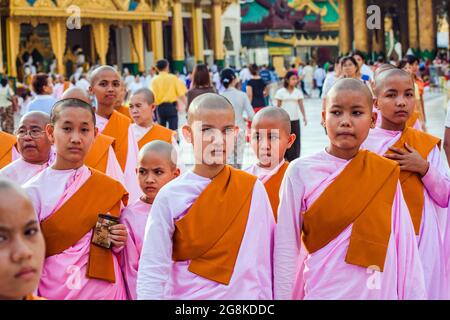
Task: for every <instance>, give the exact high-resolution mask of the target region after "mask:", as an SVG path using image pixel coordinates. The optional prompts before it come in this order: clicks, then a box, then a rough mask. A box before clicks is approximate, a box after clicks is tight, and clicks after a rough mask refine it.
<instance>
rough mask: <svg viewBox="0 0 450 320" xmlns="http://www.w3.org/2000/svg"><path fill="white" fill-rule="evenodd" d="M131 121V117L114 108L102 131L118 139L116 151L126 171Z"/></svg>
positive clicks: (118, 159) (123, 169) (121, 165)
mask: <svg viewBox="0 0 450 320" xmlns="http://www.w3.org/2000/svg"><path fill="white" fill-rule="evenodd" d="M130 123H131V122H130V119H128V118H127V117H125V116H123V115H122V114H120V113H119V112H117V111H115V110H114V111H113V113H112V115H111V117H110V118H109V121H108V124H107V125H106V127H105V129H104V130H103V132H102V133H103V134H105V135H107V136H110V137H112V138H114V139H115V140H116V144H115V148H114V152H115V153H116V157H117V161H119V164H120V167H121V168H122V171H124V172H125V165H126V163H127V155H128V128H129V126H130Z"/></svg>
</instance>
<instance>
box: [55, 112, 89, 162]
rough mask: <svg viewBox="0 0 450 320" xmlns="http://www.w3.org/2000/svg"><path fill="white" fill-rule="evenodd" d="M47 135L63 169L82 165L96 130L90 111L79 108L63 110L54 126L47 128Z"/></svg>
mask: <svg viewBox="0 0 450 320" xmlns="http://www.w3.org/2000/svg"><path fill="white" fill-rule="evenodd" d="M47 134H48V136H49V138H50V140H51V141H52V142H53V143H54V145H55V147H56V154H57V161H59V162H60V164H64V166H65V167H69V168H79V167H80V166H81V165H83V162H84V158H85V157H86V155H87V153H88V152H89V149H90V148H91V145H92V143H93V142H94V139H95V136H96V135H97V128H95V127H94V121H93V119H92V114H91V112H90V111H88V110H86V109H83V108H80V107H69V108H64V109H62V110H61V111H60V112H59V116H58V119H57V121H56V123H55V124H54V125H48V126H47Z"/></svg>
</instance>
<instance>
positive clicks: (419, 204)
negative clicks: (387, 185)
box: [388, 127, 441, 235]
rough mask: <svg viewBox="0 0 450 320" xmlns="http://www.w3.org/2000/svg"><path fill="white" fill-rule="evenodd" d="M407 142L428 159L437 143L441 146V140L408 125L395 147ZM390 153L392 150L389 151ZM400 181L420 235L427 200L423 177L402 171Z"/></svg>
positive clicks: (417, 233) (415, 227)
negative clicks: (425, 198)
mask: <svg viewBox="0 0 450 320" xmlns="http://www.w3.org/2000/svg"><path fill="white" fill-rule="evenodd" d="M405 143H407V144H408V145H409V146H410V147H412V148H414V149H416V150H417V152H419V153H420V155H421V156H422V158H423V159H425V160H426V159H427V157H428V154H429V153H430V152H431V150H433V148H434V147H435V146H436V145H437V146H439V147H440V144H441V140H440V139H439V138H436V137H434V136H432V135H430V134H428V133H425V132H422V131H418V130H415V129H412V128H409V127H406V128H405V130H403V133H402V136H401V137H400V139H399V140H398V141H397V142H396V143H395V144H394V145H393V147H395V148H398V149H404V146H405ZM388 153H392V152H391V151H388ZM400 182H401V184H402V191H403V197H404V198H405V201H406V204H407V206H408V209H409V213H410V214H411V219H412V222H413V225H414V230H415V232H416V235H419V233H420V224H421V222H422V212H423V205H424V201H425V200H424V193H423V183H422V178H421V177H420V176H419V175H418V174H416V173H413V172H410V171H402V172H400Z"/></svg>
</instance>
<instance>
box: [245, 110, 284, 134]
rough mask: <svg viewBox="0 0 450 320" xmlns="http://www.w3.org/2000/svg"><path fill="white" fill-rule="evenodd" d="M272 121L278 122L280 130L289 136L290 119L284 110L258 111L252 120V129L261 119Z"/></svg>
mask: <svg viewBox="0 0 450 320" xmlns="http://www.w3.org/2000/svg"><path fill="white" fill-rule="evenodd" d="M267 118H269V119H274V120H275V121H277V122H278V124H279V128H280V130H283V131H284V132H285V133H286V134H288V135H289V134H291V119H290V118H289V114H288V113H287V112H286V110H284V109H281V108H278V107H265V108H263V109H261V110H260V111H258V112H257V113H256V115H255V117H254V118H253V121H252V127H255V126H257V125H258V123H259V122H260V121H261V120H263V119H267Z"/></svg>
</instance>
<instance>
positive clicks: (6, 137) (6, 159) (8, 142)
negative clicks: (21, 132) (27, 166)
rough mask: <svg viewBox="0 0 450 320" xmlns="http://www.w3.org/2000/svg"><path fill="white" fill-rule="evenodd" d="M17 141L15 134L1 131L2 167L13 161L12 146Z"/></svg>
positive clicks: (0, 161)
mask: <svg viewBox="0 0 450 320" xmlns="http://www.w3.org/2000/svg"><path fill="white" fill-rule="evenodd" d="M16 142H17V139H16V137H15V136H13V135H11V134H9V133H6V132H3V131H0V169H1V168H3V167H6V166H7V165H8V164H10V163H11V162H12V148H13V147H14V145H15V144H16Z"/></svg>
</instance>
